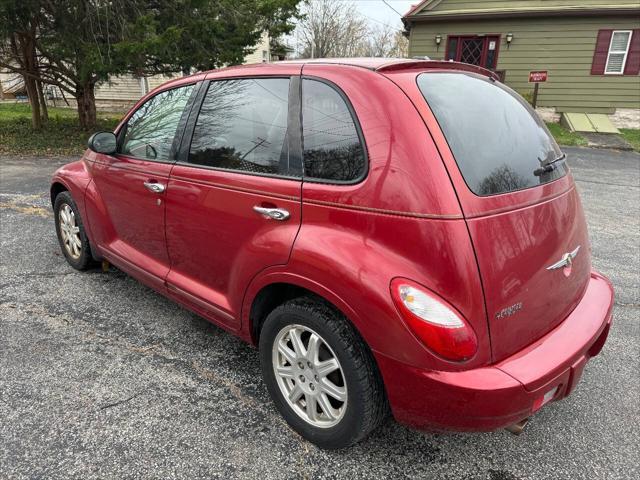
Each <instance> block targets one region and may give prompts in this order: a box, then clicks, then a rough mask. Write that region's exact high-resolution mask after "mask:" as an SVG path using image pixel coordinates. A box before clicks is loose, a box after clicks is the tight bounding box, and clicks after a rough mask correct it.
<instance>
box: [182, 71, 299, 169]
mask: <svg viewBox="0 0 640 480" xmlns="http://www.w3.org/2000/svg"><path fill="white" fill-rule="evenodd" d="M288 111H289V79H286V78H269V79H246V80H245V79H243V80H224V81H216V82H211V84H210V85H209V90H208V91H207V95H206V96H205V99H204V102H203V104H202V108H201V109H200V114H199V115H198V120H197V122H196V126H195V130H194V132H193V139H192V141H191V152H190V153H189V162H190V163H196V164H198V165H206V166H209V167H216V168H224V169H230V170H240V171H245V172H255V173H267V174H281V175H287V174H289V172H290V170H291V169H290V168H289V148H288V142H287V117H288Z"/></svg>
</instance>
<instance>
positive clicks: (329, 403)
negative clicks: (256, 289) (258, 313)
mask: <svg viewBox="0 0 640 480" xmlns="http://www.w3.org/2000/svg"><path fill="white" fill-rule="evenodd" d="M259 347H260V363H261V366H262V375H263V377H264V379H265V383H266V385H267V389H268V390H269V393H270V395H271V398H272V399H273V401H274V403H275V405H276V407H277V409H278V410H279V411H280V413H281V414H282V416H283V417H284V418H285V420H286V421H287V423H288V424H289V425H290V426H291V427H292V428H293V429H294V430H295V431H296V432H298V433H299V434H300V435H302V436H303V437H304V438H305V439H307V440H309V441H310V442H313V443H315V444H316V445H318V446H319V447H321V448H326V449H337V448H344V447H348V446H351V445H353V444H354V443H357V442H359V441H360V440H362V439H363V438H365V437H366V436H367V435H369V434H370V433H371V432H372V431H373V430H375V429H376V428H377V427H378V426H379V425H380V424H381V423H382V421H383V420H384V419H385V417H386V416H387V413H388V406H387V401H386V397H385V394H384V386H383V384H382V380H381V378H380V374H379V372H378V369H377V366H376V364H375V361H374V359H373V357H372V355H371V353H370V351H369V349H368V348H367V346H366V344H365V343H364V341H363V340H362V338H361V337H360V335H359V334H358V333H357V332H356V331H355V330H354V328H353V327H352V326H351V324H350V323H349V322H348V321H347V320H346V319H345V318H344V316H343V315H341V314H340V313H339V312H337V311H336V310H335V309H334V308H332V307H331V306H329V305H327V304H325V303H322V302H320V301H317V300H315V299H313V298H309V297H303V298H297V299H294V300H291V301H288V302H286V303H284V304H283V305H280V306H279V307H277V308H276V309H274V310H273V311H272V312H271V313H270V314H269V315H268V316H267V318H266V320H265V323H264V325H263V327H262V331H261V333H260V345H259ZM276 371H278V373H276ZM327 372H328V373H327ZM290 399H291V400H290Z"/></svg>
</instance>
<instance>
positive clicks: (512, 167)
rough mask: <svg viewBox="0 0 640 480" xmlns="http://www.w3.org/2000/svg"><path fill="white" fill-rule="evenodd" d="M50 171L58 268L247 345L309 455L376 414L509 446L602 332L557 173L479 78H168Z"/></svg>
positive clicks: (274, 69)
mask: <svg viewBox="0 0 640 480" xmlns="http://www.w3.org/2000/svg"><path fill="white" fill-rule="evenodd" d="M88 147H89V148H88V149H87V151H86V152H85V153H84V155H83V156H82V159H81V160H79V161H77V162H74V163H70V164H68V165H66V166H64V167H62V168H61V169H60V170H58V171H57V172H56V173H55V175H54V177H53V180H52V184H51V201H52V205H53V208H54V212H55V225H56V230H57V235H58V239H59V241H60V245H61V248H62V251H63V253H64V255H65V257H66V259H67V261H68V262H69V264H70V265H71V266H72V267H74V268H76V269H78V270H84V269H86V268H88V267H89V266H90V265H91V264H92V263H93V262H96V261H103V262H110V263H111V264H113V265H115V266H116V267H118V268H119V269H121V270H123V271H124V272H126V273H128V274H129V275H131V276H132V277H134V278H136V279H138V280H139V281H141V282H142V283H144V284H146V285H148V286H149V287H151V288H153V289H155V290H157V291H158V292H160V293H162V294H163V295H166V296H168V297H170V298H172V299H173V300H175V301H176V302H178V303H180V304H182V305H183V306H184V307H186V308H188V309H190V310H192V311H194V312H196V313H197V314H199V315H201V316H202V317H204V318H206V319H208V320H209V321H211V322H213V323H215V324H216V325H218V326H220V327H222V328H224V329H226V330H228V331H229V332H231V333H233V334H235V335H238V336H239V337H241V338H242V339H244V340H246V341H247V342H250V343H251V344H253V345H255V346H257V348H258V351H259V356H260V362H261V365H262V373H263V377H264V382H265V384H266V387H267V389H268V391H269V393H270V395H271V397H272V398H273V402H274V403H275V406H276V407H277V409H278V410H279V411H280V413H281V414H282V415H283V416H284V418H285V419H286V421H287V422H288V423H289V424H290V425H291V426H292V428H293V429H295V430H296V431H297V432H299V433H300V434H301V435H302V436H303V437H304V438H306V439H308V440H310V441H311V442H314V443H316V444H317V445H319V446H321V447H323V448H340V447H345V446H348V445H351V444H353V443H355V442H357V441H359V440H361V439H362V438H364V437H365V436H366V435H367V434H369V433H370V432H371V431H373V430H374V429H375V428H376V427H377V426H378V425H380V424H381V422H382V421H383V420H384V419H385V417H386V416H387V415H388V414H389V413H391V414H392V415H393V416H394V417H395V419H396V420H397V421H399V422H401V423H404V424H406V425H410V426H413V427H415V428H420V429H437V430H440V429H445V430H446V429H450V430H476V431H488V430H494V429H498V428H503V427H505V428H508V429H510V430H511V431H514V432H515V431H518V430H519V429H521V428H522V426H523V422H524V421H525V420H526V419H528V418H529V417H530V416H531V415H533V414H534V413H535V412H536V411H538V410H539V409H540V408H542V407H543V406H544V405H546V404H547V403H549V402H552V401H557V400H560V399H562V398H564V397H566V396H567V395H569V394H570V393H571V391H572V390H573V389H574V388H575V387H576V384H577V383H578V381H579V379H580V376H581V373H582V371H583V369H584V367H585V364H586V363H587V361H588V360H589V359H590V358H591V357H593V356H595V355H597V354H598V353H599V352H600V350H601V348H602V346H603V344H604V343H605V341H606V338H607V334H608V332H609V326H610V324H611V308H612V302H613V290H612V287H611V284H610V283H609V281H608V280H607V279H606V278H605V277H603V276H602V275H600V274H599V273H597V272H595V271H594V270H592V268H591V262H590V246H589V239H588V235H587V228H586V224H585V218H584V214H583V211H582V207H581V203H580V199H579V197H578V192H577V191H576V187H575V185H574V181H573V178H572V176H571V173H570V171H569V168H568V166H567V163H566V159H565V155H564V154H563V153H562V151H561V150H560V149H559V147H558V145H557V144H556V142H555V141H554V139H553V138H552V137H551V135H550V134H549V132H548V130H547V128H546V127H545V125H544V123H542V122H541V121H540V120H539V118H538V117H537V116H536V114H535V112H534V111H533V110H532V109H531V107H530V106H529V105H528V104H527V103H526V102H525V101H524V100H523V99H522V98H521V97H520V96H519V95H517V94H516V93H515V92H514V91H512V90H511V89H509V88H508V87H506V86H505V85H503V84H502V83H500V82H499V81H498V79H497V78H496V77H495V74H494V73H493V72H490V71H487V70H484V69H481V68H478V67H474V66H471V65H466V64H460V63H455V62H446V63H445V62H438V61H427V60H420V61H417V60H392V59H340V60H326V59H322V60H316V61H292V62H282V63H276V64H263V65H254V66H244V67H231V68H226V69H221V70H217V71H213V72H205V73H200V74H197V75H194V76H189V77H184V78H179V79H176V80H172V81H170V82H168V83H166V84H164V85H163V86H161V87H159V88H157V89H156V90H154V91H153V92H151V93H149V94H148V95H147V96H145V97H144V98H143V99H141V100H140V101H139V102H138V104H137V105H135V107H134V108H133V109H132V110H131V111H130V112H129V113H128V114H127V115H126V116H125V117H124V119H123V121H122V122H121V123H120V125H118V127H117V128H116V130H115V132H114V133H111V132H99V133H97V134H95V135H93V136H92V137H91V138H90V139H89V145H88Z"/></svg>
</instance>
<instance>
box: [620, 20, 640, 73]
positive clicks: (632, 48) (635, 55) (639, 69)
mask: <svg viewBox="0 0 640 480" xmlns="http://www.w3.org/2000/svg"><path fill="white" fill-rule="evenodd" d="M638 73H640V28H636V29H635V30H633V33H632V34H631V44H630V45H629V53H628V54H627V65H626V66H625V68H624V74H625V75H638Z"/></svg>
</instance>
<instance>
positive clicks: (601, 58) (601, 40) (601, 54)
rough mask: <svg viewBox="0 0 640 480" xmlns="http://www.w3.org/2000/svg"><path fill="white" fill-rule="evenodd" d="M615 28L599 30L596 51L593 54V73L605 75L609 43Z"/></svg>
mask: <svg viewBox="0 0 640 480" xmlns="http://www.w3.org/2000/svg"><path fill="white" fill-rule="evenodd" d="M612 33H613V30H598V39H597V40H596V51H595V52H594V54H593V63H592V64H591V75H604V67H605V65H606V64H607V54H608V53H609V43H610V42H611V34H612Z"/></svg>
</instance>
